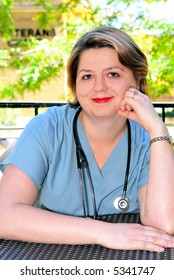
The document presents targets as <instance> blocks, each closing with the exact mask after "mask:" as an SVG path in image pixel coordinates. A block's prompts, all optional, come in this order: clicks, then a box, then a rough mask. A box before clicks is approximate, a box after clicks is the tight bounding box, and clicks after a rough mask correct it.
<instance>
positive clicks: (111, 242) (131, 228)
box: [99, 223, 174, 252]
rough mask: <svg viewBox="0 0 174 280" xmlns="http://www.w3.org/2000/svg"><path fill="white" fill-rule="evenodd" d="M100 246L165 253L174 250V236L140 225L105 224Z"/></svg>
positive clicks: (100, 237)
mask: <svg viewBox="0 0 174 280" xmlns="http://www.w3.org/2000/svg"><path fill="white" fill-rule="evenodd" d="M99 244H100V245H102V246H104V247H107V248H111V249H120V250H148V251H154V252H163V251H164V249H165V248H174V236H172V235H170V234H168V233H165V232H164V231H161V230H159V229H156V228H153V227H149V226H143V225H140V224H131V223H130V224H129V223H123V224H122V223H118V224H111V223H103V226H102V230H101V234H100V236H99Z"/></svg>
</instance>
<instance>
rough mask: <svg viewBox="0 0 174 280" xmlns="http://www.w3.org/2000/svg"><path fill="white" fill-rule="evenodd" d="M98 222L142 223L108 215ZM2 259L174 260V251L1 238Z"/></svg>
mask: <svg viewBox="0 0 174 280" xmlns="http://www.w3.org/2000/svg"><path fill="white" fill-rule="evenodd" d="M98 219H100V220H103V221H106V222H111V223H140V217H139V215H138V214H136V215H135V214H120V215H107V216H102V217H99V218H98ZM0 260H174V249H173V248H169V249H165V251H164V252H162V253H156V252H149V251H145V250H144V251H142V250H113V249H107V248H104V247H102V246H100V245H62V244H61V245H56V244H41V243H30V242H21V241H14V240H2V239H1V240H0Z"/></svg>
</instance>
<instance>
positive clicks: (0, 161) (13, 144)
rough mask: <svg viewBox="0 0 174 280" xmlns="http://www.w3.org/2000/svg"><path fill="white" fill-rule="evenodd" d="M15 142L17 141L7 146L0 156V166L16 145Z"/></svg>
mask: <svg viewBox="0 0 174 280" xmlns="http://www.w3.org/2000/svg"><path fill="white" fill-rule="evenodd" d="M16 141H17V139H15V140H14V141H13V142H12V143H11V144H9V145H8V146H7V148H6V149H5V151H4V152H3V153H2V155H1V156H0V164H1V163H2V162H3V161H4V160H5V159H6V158H7V157H8V156H9V154H10V153H11V151H12V150H13V148H14V146H15V144H16Z"/></svg>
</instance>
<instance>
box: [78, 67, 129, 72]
mask: <svg viewBox="0 0 174 280" xmlns="http://www.w3.org/2000/svg"><path fill="white" fill-rule="evenodd" d="M112 69H119V70H121V71H123V72H124V69H123V68H121V67H119V66H111V67H107V68H105V69H103V70H104V71H106V70H112ZM81 72H86V73H91V72H94V71H93V70H90V69H81V70H80V71H79V72H78V73H81Z"/></svg>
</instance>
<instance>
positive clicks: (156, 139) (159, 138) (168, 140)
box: [150, 135, 173, 145]
mask: <svg viewBox="0 0 174 280" xmlns="http://www.w3.org/2000/svg"><path fill="white" fill-rule="evenodd" d="M163 140H165V141H167V142H168V143H169V144H172V143H173V139H172V136H170V135H166V136H158V137H155V138H152V139H151V140H150V145H151V144H152V143H154V142H157V141H163Z"/></svg>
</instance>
